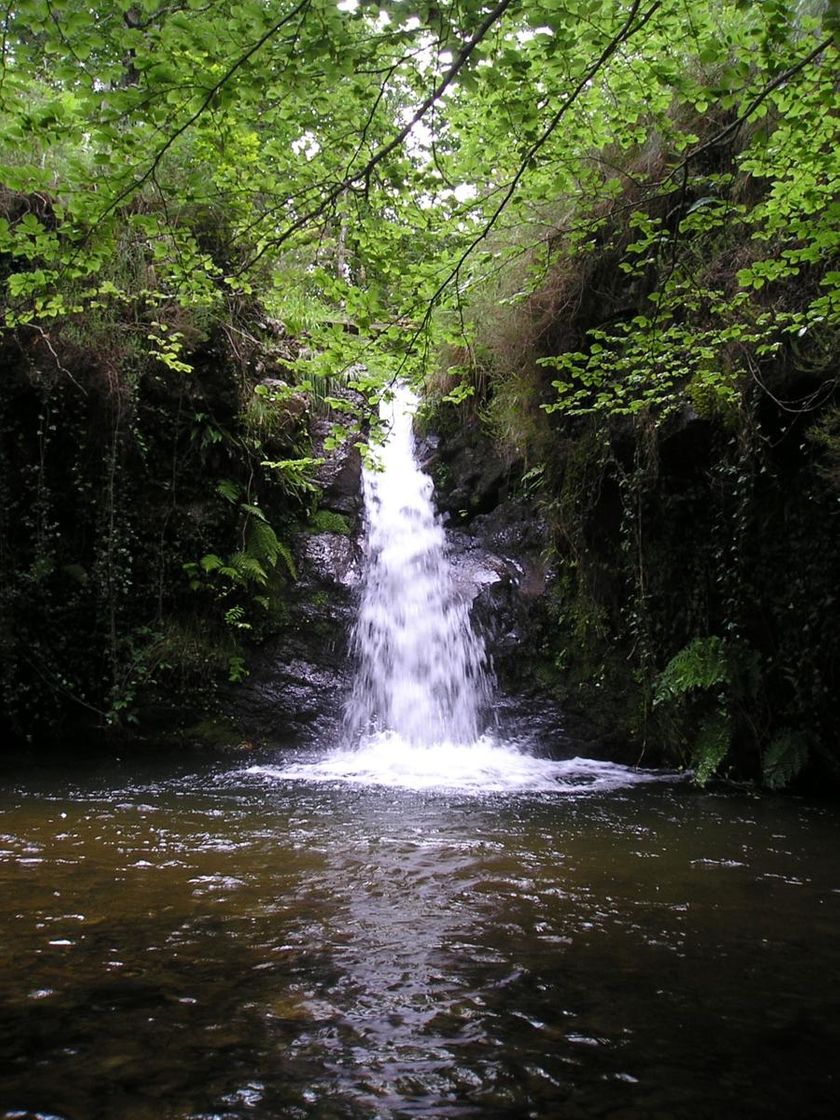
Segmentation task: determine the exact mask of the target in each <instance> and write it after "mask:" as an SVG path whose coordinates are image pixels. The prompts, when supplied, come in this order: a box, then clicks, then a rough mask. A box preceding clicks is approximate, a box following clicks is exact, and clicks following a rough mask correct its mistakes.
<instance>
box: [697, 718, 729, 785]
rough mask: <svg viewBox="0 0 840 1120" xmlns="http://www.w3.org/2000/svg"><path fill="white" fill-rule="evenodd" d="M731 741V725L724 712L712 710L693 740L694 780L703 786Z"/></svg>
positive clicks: (715, 770) (717, 765)
mask: <svg viewBox="0 0 840 1120" xmlns="http://www.w3.org/2000/svg"><path fill="white" fill-rule="evenodd" d="M731 741H732V725H731V723H730V720H729V716H728V715H727V714H726V712H720V711H718V712H713V713H712V715H710V716H708V717H707V718H706V719H705V720H704V721H703V723H702V724H701V725H700V730H699V731H698V732H697V738H696V739H695V740H694V751H693V753H692V766H693V767H694V780H695V782H696V783H697V785H698V786H704V785H705V784H706V782H708V780H709V778H711V777H712V776H713V775H714V774H715V773H716V772H717V769H718V767H719V766H720V764H721V763H722V762H723V760H724V759H725V758H726V755H727V752H728V751H729V744H730V742H731Z"/></svg>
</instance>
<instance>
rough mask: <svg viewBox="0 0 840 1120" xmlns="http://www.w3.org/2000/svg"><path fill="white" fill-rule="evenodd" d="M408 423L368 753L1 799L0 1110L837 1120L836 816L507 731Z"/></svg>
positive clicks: (93, 782)
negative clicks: (538, 753) (498, 718)
mask: <svg viewBox="0 0 840 1120" xmlns="http://www.w3.org/2000/svg"><path fill="white" fill-rule="evenodd" d="M392 433H393V434H392V439H391V441H390V443H389V444H388V446H387V448H386V449H385V452H384V462H385V469H384V471H383V472H382V473H377V474H373V473H369V474H367V476H366V480H365V488H366V498H367V502H368V510H369V528H368V577H367V582H366V586H365V590H364V595H363V600H362V604H361V608H360V617H359V624H358V627H357V630H356V636H355V645H356V656H357V659H358V662H359V675H358V681H357V687H356V691H355V692H354V694H353V696H352V698H351V700H350V702H349V705H348V717H347V732H346V739H347V741H346V742H344V743H321V744H317V745H315V746H312V747H307V748H306V749H304V748H301V749H300V750H299V751H297V752H296V753H295V754H294V755H293V756H288V755H285V756H284V757H283V758H281V759H277V758H276V757H275V758H271V757H265V758H262V759H259V760H257V761H251V762H249V763H246V764H243V763H242V762H241V761H239V760H237V759H231V760H229V761H228V762H226V763H218V762H216V763H212V764H206V765H203V766H195V765H193V766H189V765H188V764H187V763H184V762H183V761H182V762H180V763H178V764H169V765H165V764H164V763H163V762H162V761H161V759H160V757H158V758H157V759H156V760H155V759H150V760H148V761H147V762H146V763H145V764H143V763H141V762H139V761H134V762H132V763H131V764H124V765H123V764H118V763H113V762H112V763H110V764H107V765H106V764H89V766H88V768H87V769H86V770H83V769H80V768H79V769H77V770H76V772H75V773H74V775H73V776H72V777H68V776H67V769H68V768H67V767H66V765H65V767H63V768H62V769H61V770H60V772H57V773H53V772H51V771H50V770H49V769H42V770H39V771H34V772H33V771H29V772H26V773H24V774H18V775H11V777H10V780H8V781H7V783H6V785H5V787H4V788H3V789H2V790H0V944H2V949H3V951H2V954H0V1120H249V1118H252V1120H310V1118H311V1120H408V1118H414V1117H424V1118H428V1120H439V1118H449V1117H464V1118H475V1120H523V1118H537V1120H588V1118H593V1120H595V1118H604V1120H718V1118H721V1117H726V1118H727V1120H730V1118H736V1120H737V1118H740V1120H753V1118H758V1117H761V1118H774V1120H790V1118H791V1117H797V1118H819V1117H825V1118H829V1117H831V1118H832V1120H833V1118H834V1117H835V1116H836V1115H837V1113H838V1086H837V1079H838V1066H837V1054H838V1052H840V864H838V860H837V852H838V850H840V815H838V812H837V808H836V806H834V805H831V804H809V803H807V802H804V801H799V800H796V799H792V798H789V799H783V798H777V797H773V796H764V797H754V796H752V795H751V794H750V793H749V791H743V790H738V789H733V788H728V787H719V788H716V789H711V790H706V791H701V790H698V789H696V788H694V787H692V786H691V785H690V784H688V783H686V782H681V781H676V780H674V778H673V776H671V775H657V774H652V773H639V772H636V771H633V770H629V769H626V768H623V767H618V766H613V765H610V764H609V763H605V762H598V761H594V760H587V759H571V760H565V761H563V760H556V759H551V758H550V757H535V756H532V755H531V754H529V753H528V752H527V751H525V750H522V749H519V748H518V747H517V746H516V745H515V744H513V743H511V742H507V741H506V739H505V731H504V728H503V727H497V726H496V725H495V724H493V723H492V720H491V708H492V705H491V704H489V703H488V700H489V689H488V684H487V681H488V676H487V667H486V664H485V656H484V652H483V648H482V644H481V641H480V639H479V638H478V637H477V636H476V635H475V634H474V633H473V632H472V631H471V629H470V627H469V623H468V618H467V611H466V606H465V604H464V603H463V601H461V600H459V598H458V596H457V595H456V594H455V592H454V590H453V587H452V583H451V580H450V576H449V574H448V569H447V565H446V552H445V542H444V539H443V533H442V529H441V526H440V524H439V523H438V521H437V520H436V518H435V516H434V514H433V511H432V507H431V504H430V493H429V483H428V480H426V479H425V478H424V477H423V476H422V474H421V473H420V472H419V471H418V470H417V468H416V465H415V464H414V461H413V458H412V453H411V435H410V422H409V420H408V418H407V416H406V413H405V411H404V404H403V402H402V400H401V397H398V400H397V405H396V412H395V416H394V418H393V422H392ZM546 747H547V748H550V747H551V744H546ZM543 753H544V754H547V755H550V753H551V752H550V749H549V750H546V751H545V752H543Z"/></svg>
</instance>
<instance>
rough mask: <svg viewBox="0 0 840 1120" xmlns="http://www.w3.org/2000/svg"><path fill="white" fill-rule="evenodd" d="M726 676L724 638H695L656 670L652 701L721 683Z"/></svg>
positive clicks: (726, 664)
mask: <svg viewBox="0 0 840 1120" xmlns="http://www.w3.org/2000/svg"><path fill="white" fill-rule="evenodd" d="M729 676H730V674H729V665H728V663H727V656H726V646H725V644H724V642H723V641H722V640H721V639H720V638H717V637H711V638H695V639H694V641H692V642H691V643H690V644H689V645H687V646H686V647H685V648H684V649H681V650H680V651H679V653H676V654H675V655H674V656H673V657H672V658H671V660H670V661H669V662H668V664H667V665H666V666H665V668H664V669H663V670H662V672H661V673H660V674H659V677H658V679H657V682H656V691H655V696H654V703H662V702H663V701H667V700H673V699H674V698H675V697H677V696H683V695H684V694H685V693H687V692H691V691H693V690H694V689H698V688H712V687H714V686H715V685H720V684H724V683H725V682H727V681H728V680H729Z"/></svg>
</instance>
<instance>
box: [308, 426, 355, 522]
mask: <svg viewBox="0 0 840 1120" xmlns="http://www.w3.org/2000/svg"><path fill="white" fill-rule="evenodd" d="M329 434H330V424H329V421H328V420H315V421H314V422H313V424H312V454H313V455H314V456H316V457H317V458H319V459H323V460H324V461H323V463H322V464H321V466H320V467H319V468H318V470H317V471H316V474H315V481H316V483H317V484H318V486H319V487H320V489H321V499H320V502H319V505H320V507H321V508H322V509H327V510H332V511H333V512H335V513H343V514H349V515H350V516H352V517H357V516H359V514H360V513H361V509H362V457H361V455H360V454H359V449H358V448H357V447H356V445H355V442H354V441H353V440H352V439H350V438H348V439H346V440H345V441H344V443H342V444H341V446H340V447H337V448H336V449H335V450H334V451H330V452H327V451H325V450H324V442H325V440H326V439H327V436H328V435H329Z"/></svg>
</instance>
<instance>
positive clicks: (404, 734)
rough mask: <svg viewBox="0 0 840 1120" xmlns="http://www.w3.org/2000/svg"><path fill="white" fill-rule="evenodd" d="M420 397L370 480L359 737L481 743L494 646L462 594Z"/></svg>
mask: <svg viewBox="0 0 840 1120" xmlns="http://www.w3.org/2000/svg"><path fill="white" fill-rule="evenodd" d="M416 404H417V401H416V398H415V397H414V396H413V394H411V393H410V392H409V390H408V389H406V388H404V387H400V388H399V389H397V391H396V393H395V395H394V399H393V401H391V402H390V403H389V404H388V405H386V406H385V409H384V413H385V414H384V416H383V419H385V420H386V422H387V423H388V426H389V430H390V434H389V437H388V440H387V442H386V444H385V446H384V448H383V449H382V456H381V457H382V463H381V468H382V469H381V470H366V471H365V473H364V496H365V509H366V512H367V539H366V546H367V571H366V579H365V585H364V592H363V595H362V602H361V608H360V611H359V619H358V622H357V624H356V628H355V633H354V637H353V646H354V651H355V653H356V656H357V658H358V662H359V671H358V674H357V677H356V684H355V687H354V690H353V695H352V697H351V700H350V703H349V705H348V713H347V715H348V724H349V727H350V730H351V733H352V734H353V735H354V737H356V738H358V737H359V735H364V734H365V733H370V732H372V731H380V732H382V731H390V732H393V733H394V735H396V736H398V737H399V738H401V739H402V740H403V741H404V742H405V743H407V744H409V745H412V746H421V745H422V746H430V745H432V744H435V743H447V742H448V743H457V744H465V743H473V742H475V741H476V739H477V738H478V734H479V721H480V718H481V714H482V710H483V709H484V708H485V707H486V705H487V701H488V686H487V672H486V657H485V652H484V644H483V642H482V641H481V640H480V638H479V637H478V636H477V635H476V634H475V632H474V631H473V629H472V627H471V625H470V619H469V613H468V606H467V604H466V603H465V602H463V601H462V600H461V599H459V598H458V597H457V596H456V595H455V593H454V589H453V587H452V580H451V576H450V569H449V564H448V561H447V558H446V552H445V549H446V541H445V538H444V532H443V526H442V525H441V523H440V519H439V518H438V517H437V516H436V514H435V511H434V507H433V505H432V480H431V479H430V478H429V477H428V476H427V475H425V474H424V473H423V472H422V471H421V470H420V467H419V466H418V464H417V461H416V459H415V456H414V437H413V432H412V416H413V413H414V411H415V408H416Z"/></svg>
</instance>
